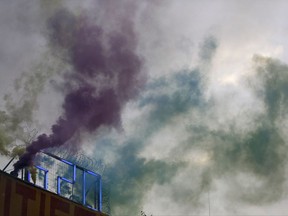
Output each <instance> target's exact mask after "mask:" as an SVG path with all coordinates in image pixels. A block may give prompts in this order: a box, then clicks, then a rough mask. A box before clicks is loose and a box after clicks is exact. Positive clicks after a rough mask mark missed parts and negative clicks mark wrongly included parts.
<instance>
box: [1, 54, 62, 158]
mask: <svg viewBox="0 0 288 216" xmlns="http://www.w3.org/2000/svg"><path fill="white" fill-rule="evenodd" d="M60 68H62V70H63V68H65V63H63V62H62V61H61V60H59V59H57V58H55V57H53V56H51V54H44V55H43V60H41V61H40V62H39V63H38V64H36V65H35V66H32V67H31V71H29V72H23V73H22V74H21V76H20V77H18V78H17V79H15V82H14V90H15V91H14V92H12V93H10V94H6V95H5V96H4V98H3V101H4V105H5V107H4V109H3V110H2V111H0V154H2V155H9V154H10V152H11V148H12V147H13V146H15V145H19V144H20V145H22V144H28V143H30V142H31V140H32V139H33V138H34V136H35V135H36V133H37V131H36V129H35V127H37V124H36V123H37V121H35V120H36V119H34V111H35V110H36V109H37V108H38V99H39V95H40V94H41V92H43V90H44V88H45V86H46V84H47V81H49V80H50V79H51V78H52V76H53V75H57V73H59V72H61V71H62V70H61V69H60Z"/></svg>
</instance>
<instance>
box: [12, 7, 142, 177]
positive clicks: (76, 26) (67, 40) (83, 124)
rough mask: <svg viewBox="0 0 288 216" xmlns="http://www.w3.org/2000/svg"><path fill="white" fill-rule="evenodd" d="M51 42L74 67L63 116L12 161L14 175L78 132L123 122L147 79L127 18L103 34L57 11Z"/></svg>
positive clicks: (88, 22) (67, 83)
mask: <svg viewBox="0 0 288 216" xmlns="http://www.w3.org/2000/svg"><path fill="white" fill-rule="evenodd" d="M48 27H49V30H50V37H49V40H50V44H51V46H52V47H54V49H55V50H57V49H61V50H63V49H64V51H65V52H66V53H67V55H68V59H69V62H70V64H71V65H72V66H73V70H72V71H70V72H69V73H67V74H65V76H64V78H65V82H64V83H63V86H64V87H65V90H66V91H67V93H66V96H65V100H64V103H63V105H62V107H63V114H62V115H61V116H60V117H59V118H58V121H57V122H56V124H54V125H53V126H52V133H51V134H50V135H47V134H42V135H40V136H38V138H37V139H36V140H35V141H34V142H32V143H31V144H30V145H29V146H28V147H27V148H26V152H25V153H24V154H23V155H22V156H21V157H20V159H19V161H17V162H16V163H15V164H14V171H13V172H12V174H17V173H18V172H19V170H20V169H22V168H24V167H27V166H30V165H32V163H33V159H34V156H35V155H36V153H37V152H39V151H41V150H43V149H46V148H50V147H57V146H61V145H63V144H65V143H66V142H67V141H69V140H70V139H71V138H72V137H73V136H75V135H76V134H77V133H78V132H80V131H82V130H85V131H88V132H92V131H95V130H97V128H99V127H100V126H108V127H118V126H119V125H121V119H120V114H121V109H122V107H123V105H125V103H126V102H127V101H128V100H129V99H131V98H133V97H134V96H135V95H137V93H138V92H139V89H140V88H141V86H142V85H143V83H144V81H145V79H144V78H143V76H142V74H141V69H142V63H141V59H140V58H139V57H138V56H137V54H136V53H135V50H136V45H137V40H136V37H135V33H134V31H133V28H132V23H131V22H130V21H129V20H124V21H123V20H122V21H121V27H120V28H119V29H120V30H118V31H114V32H112V33H111V32H110V33H107V32H106V33H105V32H104V30H103V29H102V28H101V27H99V26H97V25H95V24H93V23H91V20H89V19H88V18H87V17H80V16H79V17H76V16H75V15H73V14H71V13H70V12H68V11H66V10H61V11H58V12H57V13H56V14H55V15H54V16H53V17H52V18H51V19H50V20H49V22H48Z"/></svg>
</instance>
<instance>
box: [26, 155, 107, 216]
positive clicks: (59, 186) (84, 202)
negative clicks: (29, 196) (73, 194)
mask: <svg viewBox="0 0 288 216" xmlns="http://www.w3.org/2000/svg"><path fill="white" fill-rule="evenodd" d="M42 153H44V154H46V155H48V156H51V157H53V158H55V159H57V160H60V161H62V162H63V163H65V164H68V165H70V166H72V167H73V177H72V180H69V179H67V178H64V177H61V176H57V194H59V195H61V185H60V182H61V180H62V181H65V182H68V183H70V184H72V185H73V184H75V182H76V169H80V170H82V171H83V176H82V180H83V182H82V183H83V185H82V204H83V205H84V206H86V207H89V208H91V207H90V206H87V205H86V195H87V194H86V174H90V175H92V176H95V177H96V181H98V191H97V188H95V190H96V191H95V192H98V193H97V195H98V197H97V198H98V199H97V203H96V202H95V203H94V206H97V208H93V207H92V208H91V209H93V210H97V211H102V179H101V175H99V174H98V173H95V172H92V171H90V170H87V169H85V168H83V167H80V166H77V165H75V164H73V163H71V162H69V161H67V160H64V159H62V158H60V157H58V156H55V155H53V154H51V153H46V152H42ZM35 167H36V168H37V169H39V170H41V171H44V173H45V174H44V189H45V190H48V172H49V170H47V169H45V168H43V167H41V166H35ZM27 178H28V179H27V180H28V181H29V182H30V179H31V173H30V172H29V171H28V176H27ZM95 198H96V197H95Z"/></svg>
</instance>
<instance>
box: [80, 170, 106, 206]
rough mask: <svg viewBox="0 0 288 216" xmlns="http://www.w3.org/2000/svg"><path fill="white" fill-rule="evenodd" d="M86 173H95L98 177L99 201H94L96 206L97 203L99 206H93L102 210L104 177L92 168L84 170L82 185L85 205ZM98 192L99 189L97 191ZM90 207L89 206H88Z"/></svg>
mask: <svg viewBox="0 0 288 216" xmlns="http://www.w3.org/2000/svg"><path fill="white" fill-rule="evenodd" d="M86 173H88V174H90V175H93V176H95V177H96V179H97V181H98V183H99V187H98V190H99V191H98V193H97V194H98V203H97V204H96V203H94V206H95V205H96V206H97V208H92V209H94V210H98V211H101V210H102V179H101V176H100V175H99V174H97V173H94V172H92V171H90V170H83V185H82V198H83V199H82V204H83V205H84V206H86V195H87V194H86ZM96 190H97V188H96ZM96 192H97V191H96ZM88 207H89V206H88ZM89 208H90V207H89Z"/></svg>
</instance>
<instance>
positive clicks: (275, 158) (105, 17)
mask: <svg viewBox="0 0 288 216" xmlns="http://www.w3.org/2000/svg"><path fill="white" fill-rule="evenodd" d="M287 9H288V3H287V1H286V0H275V1H269V0H253V1H248V0H241V1H236V0H234V1H231V0H216V1H212V0H204V1H200V0H199V1H198V0H179V1H176V0H165V1H160V0H145V1H132V0H121V1H118V0H117V1H116V0H106V1H103V0H82V1H78V0H12V1H11V0H10V1H8V0H2V1H1V2H0V94H1V100H0V110H1V112H0V120H1V122H0V153H1V155H2V156H1V157H2V161H3V162H2V163H3V164H2V166H4V165H5V160H6V159H7V155H8V157H9V154H10V152H11V150H12V149H13V148H14V147H15V146H17V145H22V144H23V143H25V142H26V143H27V142H31V141H32V140H31V139H30V138H31V137H34V138H35V140H36V141H35V142H34V144H33V148H34V147H35V146H36V147H37V148H39V149H44V148H45V147H44V146H46V144H43V143H41V142H40V141H41V139H37V136H33V135H35V130H34V129H35V128H37V132H38V135H39V134H42V133H47V134H48V135H47V136H48V138H49V134H51V133H52V134H55V136H56V137H57V138H59V137H60V135H61V139H60V138H59V139H56V140H57V141H59V140H61V141H63V143H61V144H63V145H65V146H69V145H71V146H72V147H73V149H74V150H75V148H76V149H77V150H78V151H81V152H85V154H87V156H88V157H90V158H93V159H94V160H96V161H97V160H102V161H104V164H105V170H104V171H103V173H102V175H103V177H104V179H106V180H105V184H106V185H107V187H108V188H109V191H110V208H111V215H115V216H117V215H119V216H120V215H129V216H130V215H131V216H135V215H140V211H141V210H144V211H145V212H146V213H147V214H153V215H209V209H210V215H227V216H228V215H229V216H230V215H285V214H286V212H287V210H288V209H287V207H286V206H287V202H288V197H287V192H288V184H287V180H286V178H287V172H286V171H287V168H288V167H287V165H288V164H287V156H288V136H287V133H286V129H287V127H288V116H287V114H288V113H287V112H286V108H287V107H288V61H287V59H288V52H287V48H288V41H287V39H286V38H287V35H288V22H287V21H286V20H287V15H286V14H287ZM82 90H83V91H84V93H85V94H84V93H83V92H82ZM81 92H82V93H83V94H82V93H81ZM111 92H112V93H111ZM78 93H79V94H80V93H81V95H80V97H77V96H79V94H78ZM83 95H85V98H84V99H85V100H84V99H83V97H84V96H83ZM87 95H88V96H87ZM86 96H87V97H86ZM75 98H76V99H75ZM78 99H79V100H78ZM80 99H81V100H80ZM82 99H83V100H82ZM75 101H76V102H75ZM79 101H80V102H79ZM87 101H89V102H87ZM86 102H87V103H86ZM79 103H81V104H82V105H79ZM83 104H84V105H83ZM103 104H104V105H103ZM78 105H79V106H78ZM75 106H76V107H78V108H79V107H80V109H84V110H85V113H82V111H79V110H78V109H77V108H75ZM71 107H72V108H71ZM98 107H100V108H98ZM74 108H75V109H74ZM75 116H78V117H75ZM79 116H80V117H79ZM103 116H104V117H103ZM59 117H61V118H62V119H64V123H63V122H61V121H59ZM83 119H84V120H83ZM99 119H100V120H99ZM65 122H68V123H69V127H68V126H67V124H66V123H65ZM76 123H77V124H76ZM52 125H56V126H59V128H64V129H65V130H63V131H65V132H67V133H65V135H63V133H62V132H61V133H60V132H59V133H60V135H59V134H57V132H55V130H54V131H53V132H51V129H50V128H51V126H52ZM71 125H72V126H71ZM70 126H71V127H70ZM66 129H67V130H66ZM68 129H69V130H68ZM63 136H64V137H65V139H64V138H63ZM39 140H40V141H39ZM47 143H48V142H47ZM50 143H51V142H49V144H50ZM40 146H41V147H40ZM48 146H49V145H48ZM50 146H51V145H50ZM54 146H55V145H54ZM46 147H47V146H46ZM62 149H63V148H62ZM27 152H28V153H29V150H27ZM5 155H6V156H5Z"/></svg>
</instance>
